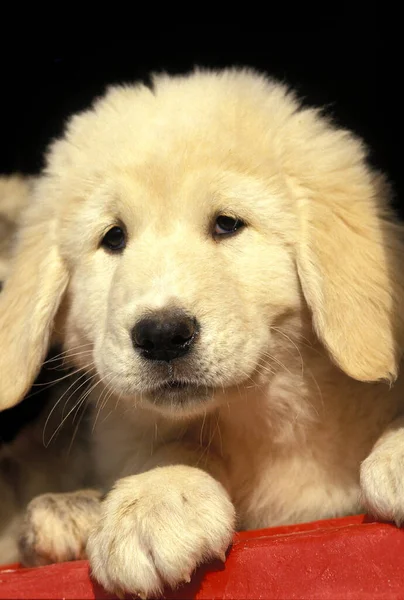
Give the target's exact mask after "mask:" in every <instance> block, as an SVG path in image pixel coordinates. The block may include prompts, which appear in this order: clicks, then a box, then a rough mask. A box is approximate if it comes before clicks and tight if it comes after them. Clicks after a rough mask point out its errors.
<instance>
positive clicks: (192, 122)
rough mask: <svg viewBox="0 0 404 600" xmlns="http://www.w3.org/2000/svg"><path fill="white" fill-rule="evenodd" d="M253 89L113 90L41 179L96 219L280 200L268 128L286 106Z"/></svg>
mask: <svg viewBox="0 0 404 600" xmlns="http://www.w3.org/2000/svg"><path fill="white" fill-rule="evenodd" d="M258 83H259V84H262V81H260V80H258V79H257V78H254V77H251V78H247V80H245V78H244V79H243V78H242V79H240V80H237V78H236V79H235V80H234V81H232V80H231V78H230V79H228V80H227V81H221V80H219V79H217V78H215V77H208V76H207V77H205V78H202V79H200V78H198V77H194V78H193V79H190V80H183V81H181V80H177V81H175V80H174V81H173V80H171V79H170V80H167V81H166V82H164V81H163V82H161V81H160V82H159V85H157V86H156V91H155V92H154V93H153V92H151V91H150V90H148V89H147V88H145V87H144V86H138V87H130V88H119V89H115V90H112V91H111V92H110V93H109V94H108V95H107V96H106V97H105V98H104V99H103V100H101V101H100V102H98V103H97V104H96V105H95V106H94V108H93V109H92V110H91V111H88V112H86V113H84V114H82V115H79V116H78V117H75V118H74V119H73V120H72V122H71V124H70V126H69V128H68V131H67V135H66V138H65V140H64V141H63V142H61V144H59V146H56V148H55V150H56V151H55V152H54V153H53V157H52V156H51V160H50V168H49V171H50V172H52V170H54V171H56V176H57V177H58V178H64V180H65V185H64V187H65V189H66V196H70V197H76V198H79V199H80V200H81V202H80V204H83V201H85V202H84V204H86V205H87V207H88V208H89V209H90V207H91V209H92V210H93V209H94V210H95V209H96V210H97V211H98V212H101V213H105V214H107V213H113V212H114V211H115V212H116V211H117V210H119V211H122V210H127V211H129V212H131V213H132V216H136V217H139V214H133V213H136V211H138V212H139V211H140V212H141V216H142V217H143V218H147V217H150V216H151V213H153V214H155V215H156V213H157V212H160V213H161V212H162V211H164V212H166V213H167V212H169V211H170V210H175V211H176V213H177V215H178V209H179V208H180V209H181V213H186V212H187V210H188V211H194V212H195V211H196V212H198V211H202V212H203V211H205V212H206V210H205V209H209V210H211V209H212V207H216V208H217V209H218V210H219V209H226V206H227V205H230V204H231V207H232V208H233V209H234V210H238V205H240V207H241V208H243V210H244V211H245V210H246V207H247V205H249V206H251V208H252V209H255V208H258V209H259V208H260V200H261V201H262V202H264V201H266V202H267V200H268V197H277V198H278V199H281V198H282V195H283V193H284V191H285V185H284V181H283V173H282V166H281V164H280V163H281V161H280V160H279V143H274V136H275V137H277V136H278V134H279V131H277V130H276V129H277V128H275V127H274V123H275V122H276V120H278V122H279V118H278V117H279V115H278V116H277V115H276V113H277V112H279V110H280V108H279V107H283V109H286V108H288V103H287V102H286V101H285V99H284V98H283V104H282V102H280V99H279V93H278V94H277V93H276V92H277V88H276V87H275V88H274V89H272V92H271V93H269V92H270V91H271V90H268V89H265V90H263V89H261V88H262V85H261V87H260V86H258V88H259V89H258V88H257V85H258ZM254 86H255V88H254ZM250 88H251V89H250ZM278 91H279V90H278ZM264 92H265V93H264ZM268 99H270V100H272V106H269V105H268ZM269 104H271V103H269ZM290 108H291V107H289V108H288V110H289V109H290ZM271 121H272V125H271ZM278 137H279V136H278ZM280 154H282V152H281V153H280ZM67 164H68V165H69V168H68V169H66V165H67ZM60 166H62V167H63V168H62V169H60ZM70 175H71V176H70ZM62 187H63V184H62ZM266 210H268V205H267V203H266ZM244 216H246V217H248V215H244Z"/></svg>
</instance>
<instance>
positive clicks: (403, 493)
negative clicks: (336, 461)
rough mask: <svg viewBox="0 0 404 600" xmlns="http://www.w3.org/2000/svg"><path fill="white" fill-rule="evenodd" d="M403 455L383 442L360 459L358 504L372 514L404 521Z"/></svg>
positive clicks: (396, 521)
mask: <svg viewBox="0 0 404 600" xmlns="http://www.w3.org/2000/svg"><path fill="white" fill-rule="evenodd" d="M403 462H404V456H403V453H402V452H401V448H400V447H399V450H398V451H397V450H396V449H395V448H391V447H389V446H387V445H385V446H381V447H380V448H377V449H376V450H374V451H373V452H371V454H370V455H369V456H368V458H367V459H366V460H364V461H363V463H362V465H361V471H360V483H361V494H362V504H363V506H364V507H365V509H366V510H367V511H368V512H369V513H370V514H371V515H373V516H374V517H377V518H378V519H382V520H384V521H393V522H394V523H396V525H398V526H401V525H402V524H403V523H404V476H403V475H404V469H403Z"/></svg>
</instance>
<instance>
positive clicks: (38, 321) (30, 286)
mask: <svg viewBox="0 0 404 600" xmlns="http://www.w3.org/2000/svg"><path fill="white" fill-rule="evenodd" d="M36 208H37V207H36ZM30 212H31V214H28V215H27V219H26V225H25V226H24V227H23V228H22V230H21V234H20V239H19V243H18V244H17V248H16V252H15V255H14V259H13V261H12V263H11V268H10V272H9V276H8V279H7V280H6V282H5V284H4V287H3V290H2V292H1V293H0V410H3V409H5V408H9V407H11V406H14V405H15V404H17V403H18V402H19V401H20V400H22V398H23V397H24V395H25V393H26V392H27V391H28V389H29V388H30V386H31V385H32V383H33V381H34V379H35V377H36V375H37V373H38V371H39V369H40V368H41V366H42V363H43V360H44V358H45V355H46V353H47V351H48V347H49V342H50V337H51V333H52V328H53V322H54V319H55V315H56V312H57V310H58V307H59V305H60V302H61V300H62V297H63V294H64V291H65V289H66V286H67V282H68V272H67V268H66V266H65V265H64V263H63V260H62V258H61V256H60V254H59V249H58V244H57V239H56V220H55V219H53V218H52V217H51V216H50V215H49V214H48V215H47V217H48V218H44V215H43V213H44V211H43V210H41V211H40V212H41V215H39V211H38V210H34V211H30Z"/></svg>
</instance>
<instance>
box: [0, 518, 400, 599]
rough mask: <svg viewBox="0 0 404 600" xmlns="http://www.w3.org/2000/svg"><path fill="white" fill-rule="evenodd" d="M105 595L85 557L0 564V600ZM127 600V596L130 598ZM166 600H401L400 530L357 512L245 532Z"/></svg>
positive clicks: (97, 596) (98, 597) (74, 597)
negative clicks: (221, 558) (31, 565)
mask: <svg viewBox="0 0 404 600" xmlns="http://www.w3.org/2000/svg"><path fill="white" fill-rule="evenodd" d="M6 598H9V599H12V598H21V599H23V600H24V599H28V598H29V599H33V598H36V599H38V600H41V599H62V598H65V599H66V600H67V599H69V600H72V599H79V598H80V599H82V600H90V599H91V600H94V599H100V600H101V599H107V598H114V596H112V595H110V594H107V593H106V592H105V591H104V590H102V589H101V588H100V587H99V586H98V585H97V584H96V583H95V582H93V581H92V580H91V578H90V576H89V566H88V563H87V562H86V561H77V562H70V563H63V564H58V565H51V566H49V567H40V568H37V569H22V568H19V567H18V565H9V566H8V567H0V599H6ZM128 598H129V596H128ZM166 598H170V599H173V598H178V599H185V598H190V599H191V598H192V599H195V600H196V599H198V600H205V599H206V600H207V599H213V598H214V599H232V600H235V599H254V600H256V599H257V598H262V599H270V598H276V599H278V600H279V599H285V600H286V599H288V600H293V599H297V598H301V599H303V598H310V599H321V600H336V599H341V600H342V599H343V600H350V599H352V600H353V599H355V600H362V599H365V598H366V599H369V600H370V599H374V598H383V599H387V598H388V599H393V598H394V599H398V598H400V599H404V531H403V530H400V529H397V528H396V527H395V526H394V525H391V524H389V523H376V522H372V521H371V520H370V519H367V518H366V517H363V515H362V516H357V517H349V518H344V519H332V520H330V521H317V522H315V523H308V524H304V525H293V526H288V527H276V528H272V529H262V530H259V531H250V532H242V533H239V534H236V535H235V537H234V543H233V546H232V548H231V550H230V552H229V556H228V559H227V562H226V564H225V565H223V564H221V563H215V564H211V565H208V566H204V567H202V568H200V569H199V570H198V571H197V572H196V573H195V574H194V577H193V579H192V581H191V583H190V584H188V585H185V586H183V587H182V588H181V589H179V590H177V591H176V592H167V595H166Z"/></svg>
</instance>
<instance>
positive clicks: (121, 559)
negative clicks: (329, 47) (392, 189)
mask: <svg viewBox="0 0 404 600" xmlns="http://www.w3.org/2000/svg"><path fill="white" fill-rule="evenodd" d="M388 196H389V192H388V187H387V185H386V184H385V182H384V179H383V177H382V176H380V175H378V174H377V173H374V172H373V171H372V170H371V169H370V167H369V166H368V165H367V162H366V152H365V149H364V147H363V145H362V143H361V142H360V141H359V140H358V139H356V138H355V137H354V136H353V135H352V134H351V133H349V132H348V131H344V130H340V129H337V128H335V127H334V126H333V125H332V124H331V123H330V122H329V121H328V120H327V119H326V118H325V117H324V116H323V115H322V114H321V112H320V111H318V110H315V109H309V108H304V107H302V106H301V105H300V104H299V101H298V100H297V99H296V97H295V96H294V94H293V93H292V92H290V91H289V90H288V89H287V88H286V87H285V86H283V85H282V84H280V83H278V82H276V81H272V80H270V79H267V78H266V77H265V76H262V75H260V74H257V73H255V72H252V71H249V70H237V69H234V70H231V69H230V70H225V71H223V72H210V71H203V70H197V71H195V72H193V73H191V74H190V75H188V76H181V77H169V76H165V75H160V76H158V77H155V78H154V79H153V84H152V86H151V87H150V88H148V87H145V86H144V85H140V84H139V85H133V86H123V87H114V88H112V89H110V90H109V91H108V92H107V94H106V95H105V97H103V98H102V99H100V100H97V101H96V102H95V104H94V106H93V107H92V108H91V109H90V110H88V111H86V112H84V113H82V114H79V115H78V116H75V117H73V118H72V119H71V121H70V122H69V124H68V126H67V129H66V133H65V135H64V137H63V138H62V139H60V140H57V141H56V142H55V143H54V144H53V145H52V146H51V148H50V151H49V154H48V158H47V167H46V169H45V172H44V174H43V176H42V178H41V181H40V182H39V184H38V186H37V188H36V192H35V201H34V202H33V203H32V205H31V206H30V207H29V210H27V212H26V216H25V224H24V226H23V229H22V232H21V236H20V240H19V244H18V248H17V251H16V255H15V259H14V263H13V267H12V270H11V275H10V277H9V279H8V281H7V283H6V285H5V289H4V293H3V295H2V297H1V300H0V302H1V306H0V320H1V325H0V347H2V348H7V349H8V351H7V352H3V353H2V354H1V356H0V365H1V374H2V375H1V381H0V390H1V393H0V399H1V402H2V405H3V407H8V406H12V405H14V404H15V403H17V402H18V401H19V400H20V399H21V397H22V396H23V395H24V393H25V392H26V390H27V389H28V387H29V385H30V384H31V382H32V380H33V378H34V377H35V375H36V373H37V371H38V368H39V366H40V364H41V362H42V360H43V358H44V356H45V354H46V352H47V349H48V346H49V343H50V340H51V339H55V338H57V340H58V341H59V342H60V343H61V344H62V345H63V348H64V349H65V351H66V352H67V353H69V354H70V355H71V362H72V363H73V364H74V365H75V366H76V367H78V368H82V369H84V370H86V371H88V372H89V373H91V374H93V375H94V377H95V380H96V381H97V388H96V389H95V390H94V392H93V393H92V394H91V396H92V399H93V406H94V409H93V420H94V426H93V430H94V435H93V440H92V448H93V452H94V460H95V461H96V463H97V472H98V476H99V481H100V486H101V488H100V489H101V491H102V492H104V493H106V495H105V497H103V499H102V500H100V504H97V503H98V502H99V499H100V498H101V496H97V494H96V492H94V496H93V497H92V499H91V501H87V500H86V498H85V496H86V494H87V492H86V493H85V494H84V495H83V494H80V493H78V495H77V496H76V497H75V499H74V501H72V499H71V497H67V496H63V495H62V496H55V497H52V498H51V499H50V498H49V497H45V498H37V499H36V500H34V502H33V503H32V504H31V505H30V508H29V511H28V513H27V517H26V522H25V530H24V532H23V535H22V542H21V550H22V553H23V557H24V558H25V561H26V562H27V563H29V564H43V563H44V562H51V561H54V560H66V559H69V560H70V559H72V558H77V557H80V556H81V553H80V552H79V550H78V549H79V548H82V547H83V546H84V544H87V546H86V547H87V550H86V551H87V555H88V557H89V560H90V564H91V568H92V571H93V573H94V576H95V577H96V578H97V579H98V581H100V582H101V583H102V584H103V585H104V587H105V588H106V589H107V590H110V591H112V592H115V593H117V594H120V593H123V592H132V593H139V594H140V595H142V596H144V597H150V596H154V595H156V594H159V593H160V592H161V591H162V590H163V588H164V586H170V587H172V588H175V587H176V586H178V585H179V584H181V583H182V582H184V581H188V580H189V578H190V576H191V573H192V571H193V570H194V569H195V567H196V566H197V565H198V564H200V563H202V562H204V561H208V560H211V559H213V558H215V557H219V558H221V559H223V560H224V558H225V552H226V549H227V547H228V546H229V544H230V541H231V539H232V534H233V532H234V530H235V528H239V529H246V528H257V527H265V526H271V525H277V524H286V523H297V522H299V521H309V520H312V519H322V518H327V517H337V516H341V515H346V514H351V513H356V512H358V511H362V510H365V509H366V510H370V511H372V512H373V513H374V514H376V515H378V516H380V517H381V518H384V519H393V520H395V521H396V522H397V523H400V522H401V521H402V520H403V519H404V502H403V498H404V494H403V492H404V490H403V480H402V467H401V465H402V463H403V459H404V445H403V444H402V443H401V442H400V439H401V436H402V424H403V421H402V416H401V415H402V414H403V402H404V394H403V385H404V384H403V376H402V375H401V374H400V363H401V359H402V351H403V341H404V340H403V334H404V323H403V315H404V311H403V307H404V286H403V277H402V274H401V264H402V258H403V235H402V228H401V226H399V225H397V224H395V223H394V220H393V219H392V217H391V214H390V211H389V206H388V204H389V197H388ZM83 348H85V349H86V353H84V354H83V352H81V351H80V350H79V349H83ZM95 506H98V509H96V508H95ZM50 521H51V522H52V528H51V531H52V534H51V533H50V531H49V527H48V523H49V522H50ZM58 523H59V525H58ZM57 527H59V530H58V531H59V533H58V535H56V534H55V531H57ZM87 538H88V539H87ZM55 539H57V543H56V542H55ZM55 546H57V547H55Z"/></svg>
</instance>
